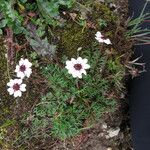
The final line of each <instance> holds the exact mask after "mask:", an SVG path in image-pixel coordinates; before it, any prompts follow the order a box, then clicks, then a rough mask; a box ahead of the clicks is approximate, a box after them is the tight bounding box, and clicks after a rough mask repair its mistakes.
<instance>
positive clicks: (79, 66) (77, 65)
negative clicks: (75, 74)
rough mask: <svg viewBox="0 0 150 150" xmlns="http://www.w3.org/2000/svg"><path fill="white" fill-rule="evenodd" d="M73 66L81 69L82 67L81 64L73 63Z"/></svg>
mask: <svg viewBox="0 0 150 150" xmlns="http://www.w3.org/2000/svg"><path fill="white" fill-rule="evenodd" d="M74 68H75V69H76V70H81V69H82V65H81V64H75V65H74Z"/></svg>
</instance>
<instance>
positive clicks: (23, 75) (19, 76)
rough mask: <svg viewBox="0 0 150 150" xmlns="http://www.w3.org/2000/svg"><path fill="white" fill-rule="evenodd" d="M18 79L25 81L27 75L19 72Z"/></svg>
mask: <svg viewBox="0 0 150 150" xmlns="http://www.w3.org/2000/svg"><path fill="white" fill-rule="evenodd" d="M17 77H18V78H21V79H23V78H24V77H25V74H24V73H23V72H21V71H19V72H17Z"/></svg>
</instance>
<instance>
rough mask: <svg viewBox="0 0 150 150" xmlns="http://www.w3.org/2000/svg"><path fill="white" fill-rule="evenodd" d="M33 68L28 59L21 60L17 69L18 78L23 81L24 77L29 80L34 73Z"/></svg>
mask: <svg viewBox="0 0 150 150" xmlns="http://www.w3.org/2000/svg"><path fill="white" fill-rule="evenodd" d="M31 66H32V63H30V62H29V60H28V59H23V58H21V59H20V61H19V65H17V66H16V69H15V72H16V73H17V77H18V78H21V79H23V78H24V77H28V78H29V77H30V75H31V73H32V69H31Z"/></svg>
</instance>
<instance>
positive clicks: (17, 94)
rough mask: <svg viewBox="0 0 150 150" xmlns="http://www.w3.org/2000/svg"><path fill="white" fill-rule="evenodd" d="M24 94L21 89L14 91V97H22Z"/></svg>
mask: <svg viewBox="0 0 150 150" xmlns="http://www.w3.org/2000/svg"><path fill="white" fill-rule="evenodd" d="M21 96H22V93H21V91H19V90H18V91H15V92H14V97H21Z"/></svg>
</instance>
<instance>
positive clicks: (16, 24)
mask: <svg viewBox="0 0 150 150" xmlns="http://www.w3.org/2000/svg"><path fill="white" fill-rule="evenodd" d="M14 3H15V1H13V0H1V1H0V14H1V17H0V29H1V28H4V27H6V26H8V27H10V28H12V29H13V31H14V33H16V34H18V33H22V32H24V30H25V29H24V27H23V26H22V24H23V16H21V15H20V14H19V12H18V11H17V10H15V8H14Z"/></svg>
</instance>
